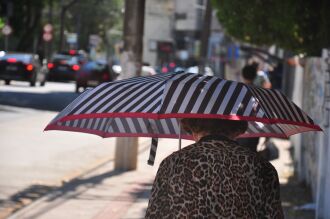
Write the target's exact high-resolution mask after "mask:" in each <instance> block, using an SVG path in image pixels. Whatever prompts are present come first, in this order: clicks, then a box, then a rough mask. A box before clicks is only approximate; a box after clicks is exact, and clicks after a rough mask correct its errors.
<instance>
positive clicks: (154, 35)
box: [143, 0, 174, 66]
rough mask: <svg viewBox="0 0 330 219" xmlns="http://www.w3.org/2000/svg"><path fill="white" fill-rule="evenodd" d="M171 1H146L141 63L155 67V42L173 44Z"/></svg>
mask: <svg viewBox="0 0 330 219" xmlns="http://www.w3.org/2000/svg"><path fill="white" fill-rule="evenodd" d="M173 4H174V2H173V0H162V1H159V0H147V1H146V8H145V20H144V40H143V61H144V62H148V63H149V64H150V65H151V66H155V65H156V60H157V42H160V41H167V42H173V38H172V31H173V25H174V24H173V10H174V8H173V7H174V6H173Z"/></svg>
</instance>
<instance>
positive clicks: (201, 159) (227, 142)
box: [145, 119, 283, 219]
mask: <svg viewBox="0 0 330 219" xmlns="http://www.w3.org/2000/svg"><path fill="white" fill-rule="evenodd" d="M181 124H182V127H183V128H184V129H185V130H186V131H187V132H190V133H192V136H193V138H194V140H195V141H196V143H194V144H192V145H189V146H187V147H185V148H183V149H181V150H179V151H176V152H174V153H173V154H171V155H170V156H168V157H167V158H165V159H164V160H163V161H162V162H161V164H160V167H159V169H158V172H157V175H156V178H155V181H154V184H153V187H152V191H151V195H150V199H149V204H148V208H147V211H146V216H145V218H147V219H149V218H280V219H281V218H283V210H282V207H281V199H280V191H279V190H280V186H279V180H278V175H277V172H276V170H275V168H274V167H273V166H272V165H271V164H270V163H269V162H268V161H266V160H264V159H263V158H261V157H260V156H259V155H258V154H257V153H254V152H253V151H251V150H250V149H248V148H247V147H243V146H241V145H239V144H238V143H237V142H236V141H235V140H234V139H235V138H236V137H237V136H239V135H240V134H242V133H244V132H245V131H246V129H247V122H246V121H233V120H222V119H182V120H181Z"/></svg>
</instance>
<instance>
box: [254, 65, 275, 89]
mask: <svg viewBox="0 0 330 219" xmlns="http://www.w3.org/2000/svg"><path fill="white" fill-rule="evenodd" d="M251 65H252V66H255V68H256V69H257V76H256V78H255V79H254V81H253V84H254V85H255V86H258V87H262V88H272V83H271V82H270V79H269V77H268V75H267V73H266V72H265V71H263V70H262V68H261V65H260V64H259V63H257V62H253V63H252V64H251Z"/></svg>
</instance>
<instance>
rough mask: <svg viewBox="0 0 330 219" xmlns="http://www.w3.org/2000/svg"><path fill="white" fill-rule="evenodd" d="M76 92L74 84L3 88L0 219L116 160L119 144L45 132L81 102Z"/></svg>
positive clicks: (0, 105)
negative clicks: (72, 104)
mask: <svg viewBox="0 0 330 219" xmlns="http://www.w3.org/2000/svg"><path fill="white" fill-rule="evenodd" d="M74 89H75V87H74V84H70V83H47V84H46V86H45V87H29V85H28V83H24V82H13V83H12V84H11V85H10V86H5V85H4V84H3V83H1V82H0V138H1V142H0V218H2V217H4V215H6V212H8V211H10V210H11V209H13V208H17V207H20V206H23V205H25V204H27V203H29V202H31V201H32V200H34V199H37V198H38V197H40V196H42V195H43V194H45V193H47V192H49V191H50V190H52V189H54V188H56V187H58V186H60V185H61V184H62V183H63V182H65V181H68V180H70V179H72V178H74V177H76V176H78V175H80V174H82V173H85V172H86V171H88V170H90V169H91V168H93V167H96V166H97V165H101V164H102V163H105V162H107V161H109V160H111V159H113V154H114V149H115V138H107V139H102V138H100V137H99V136H94V135H89V134H82V133H73V132H64V131H48V132H44V131H43V129H44V128H45V126H46V125H47V123H48V122H50V120H51V119H52V118H53V117H54V116H55V115H56V114H57V112H58V111H60V110H61V109H63V108H64V107H65V106H66V105H67V104H68V103H69V102H70V101H72V100H73V99H74V98H76V97H77V95H78V94H76V93H74ZM1 215H2V216H1Z"/></svg>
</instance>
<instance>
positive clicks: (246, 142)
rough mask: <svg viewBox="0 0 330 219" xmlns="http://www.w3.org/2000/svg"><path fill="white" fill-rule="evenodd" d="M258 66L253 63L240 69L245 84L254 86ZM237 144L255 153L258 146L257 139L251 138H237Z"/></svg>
mask: <svg viewBox="0 0 330 219" xmlns="http://www.w3.org/2000/svg"><path fill="white" fill-rule="evenodd" d="M257 71H258V65H256V64H255V63H253V64H249V65H245V66H244V67H243V69H242V78H243V82H244V83H245V84H248V85H251V86H253V85H254V81H255V79H256V78H257ZM237 142H238V143H239V144H240V145H242V146H245V147H248V148H250V150H252V151H254V152H257V147H258V144H259V137H251V138H239V139H237Z"/></svg>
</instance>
